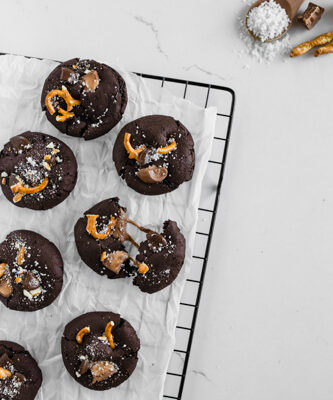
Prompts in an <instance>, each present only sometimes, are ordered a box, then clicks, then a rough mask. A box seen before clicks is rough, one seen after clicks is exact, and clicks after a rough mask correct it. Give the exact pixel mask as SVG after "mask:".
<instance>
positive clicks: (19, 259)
mask: <svg viewBox="0 0 333 400" xmlns="http://www.w3.org/2000/svg"><path fill="white" fill-rule="evenodd" d="M24 254H25V248H24V246H21V248H20V250H19V252H18V254H17V257H16V262H17V263H18V265H22V264H23V261H24Z"/></svg>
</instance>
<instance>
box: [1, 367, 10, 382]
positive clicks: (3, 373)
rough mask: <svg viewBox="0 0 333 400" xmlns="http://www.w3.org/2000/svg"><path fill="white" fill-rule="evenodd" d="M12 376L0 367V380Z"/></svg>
mask: <svg viewBox="0 0 333 400" xmlns="http://www.w3.org/2000/svg"><path fill="white" fill-rule="evenodd" d="M12 376H13V374H12V373H11V372H10V371H9V370H8V369H6V368H3V367H0V379H8V378H11V377H12Z"/></svg>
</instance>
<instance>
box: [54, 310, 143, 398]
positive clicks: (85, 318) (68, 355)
mask: <svg viewBox="0 0 333 400" xmlns="http://www.w3.org/2000/svg"><path fill="white" fill-rule="evenodd" d="M139 349H140V340H139V338H138V336H137V334H136V332H135V330H134V328H133V327H132V325H131V324H130V323H129V322H127V321H126V320H125V319H123V318H121V317H120V315H119V314H116V313H113V312H90V313H87V314H83V315H80V316H79V317H77V318H75V319H74V320H72V321H71V322H69V323H68V324H67V325H66V327H65V330H64V334H63V337H62V340H61V351H62V358H63V361H64V364H65V367H66V369H67V371H68V372H69V373H70V375H71V376H72V377H73V378H74V379H75V380H76V381H77V382H78V383H80V384H81V385H83V386H85V387H86V388H88V389H92V390H107V389H111V388H112V387H116V386H119V385H120V384H121V383H123V382H124V381H126V380H127V379H128V378H129V377H130V376H131V375H132V373H133V371H134V369H135V367H136V364H137V362H138V351H139Z"/></svg>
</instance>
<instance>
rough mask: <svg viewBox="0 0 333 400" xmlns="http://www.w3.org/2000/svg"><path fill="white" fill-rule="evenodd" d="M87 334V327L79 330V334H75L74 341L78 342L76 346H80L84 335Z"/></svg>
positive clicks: (88, 329)
mask: <svg viewBox="0 0 333 400" xmlns="http://www.w3.org/2000/svg"><path fill="white" fill-rule="evenodd" d="M87 333H90V327H89V326H85V327H84V328H82V329H80V330H79V332H78V333H77V334H76V337H75V339H76V341H77V342H78V344H81V343H82V341H83V338H84V335H86V334H87Z"/></svg>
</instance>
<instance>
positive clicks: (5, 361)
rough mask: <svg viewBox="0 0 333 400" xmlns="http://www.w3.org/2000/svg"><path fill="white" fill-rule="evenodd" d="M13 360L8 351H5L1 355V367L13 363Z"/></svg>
mask: <svg viewBox="0 0 333 400" xmlns="http://www.w3.org/2000/svg"><path fill="white" fill-rule="evenodd" d="M11 362H12V360H11V359H10V358H9V356H8V354H7V353H3V354H2V356H1V357H0V367H4V366H5V365H6V364H8V363H11Z"/></svg>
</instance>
